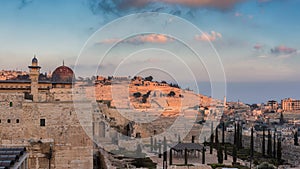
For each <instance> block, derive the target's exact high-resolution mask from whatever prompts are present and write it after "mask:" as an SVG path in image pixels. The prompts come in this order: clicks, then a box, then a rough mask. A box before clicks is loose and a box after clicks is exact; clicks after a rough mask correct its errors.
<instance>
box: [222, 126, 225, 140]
mask: <svg viewBox="0 0 300 169" xmlns="http://www.w3.org/2000/svg"><path fill="white" fill-rule="evenodd" d="M222 144H223V145H224V144H225V122H223V123H222Z"/></svg>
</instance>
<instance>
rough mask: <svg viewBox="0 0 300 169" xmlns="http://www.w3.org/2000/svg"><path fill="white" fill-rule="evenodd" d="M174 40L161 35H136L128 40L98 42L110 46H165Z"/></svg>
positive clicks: (115, 39)
mask: <svg viewBox="0 0 300 169" xmlns="http://www.w3.org/2000/svg"><path fill="white" fill-rule="evenodd" d="M173 41H174V39H173V38H171V37H168V36H166V35H162V34H147V35H138V36H135V37H132V38H128V39H124V40H122V39H118V38H113V39H105V40H103V41H101V42H100V44H112V43H117V42H121V43H129V44H136V45H138V44H144V43H160V44H165V43H168V42H173Z"/></svg>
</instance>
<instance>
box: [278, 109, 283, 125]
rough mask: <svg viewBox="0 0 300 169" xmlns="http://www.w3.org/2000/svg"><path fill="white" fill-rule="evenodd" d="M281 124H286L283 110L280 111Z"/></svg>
mask: <svg viewBox="0 0 300 169" xmlns="http://www.w3.org/2000/svg"><path fill="white" fill-rule="evenodd" d="M279 123H280V124H281V125H283V124H284V117H283V113H282V112H281V113H280V122H279Z"/></svg>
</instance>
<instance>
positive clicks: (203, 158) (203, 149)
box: [202, 147, 206, 164]
mask: <svg viewBox="0 0 300 169" xmlns="http://www.w3.org/2000/svg"><path fill="white" fill-rule="evenodd" d="M205 151H206V150H205V147H202V164H205Z"/></svg>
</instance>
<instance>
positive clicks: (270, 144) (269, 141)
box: [267, 129, 272, 157]
mask: <svg viewBox="0 0 300 169" xmlns="http://www.w3.org/2000/svg"><path fill="white" fill-rule="evenodd" d="M267 154H268V156H269V157H272V135H271V131H270V129H269V130H268V147H267Z"/></svg>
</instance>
